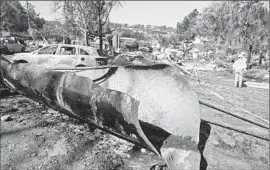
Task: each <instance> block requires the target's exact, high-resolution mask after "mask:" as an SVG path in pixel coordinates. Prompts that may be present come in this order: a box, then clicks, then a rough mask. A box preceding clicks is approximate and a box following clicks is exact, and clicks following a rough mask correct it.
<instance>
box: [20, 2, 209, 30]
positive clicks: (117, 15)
mask: <svg viewBox="0 0 270 170" xmlns="http://www.w3.org/2000/svg"><path fill="white" fill-rule="evenodd" d="M29 2H30V3H31V4H33V5H34V6H35V10H36V11H37V12H38V13H40V16H41V17H43V18H44V19H46V20H55V19H56V18H60V15H59V14H55V13H53V12H52V8H53V3H52V2H51V1H29ZM212 2H213V1H125V2H124V1H122V2H121V3H122V6H119V7H117V8H115V9H113V11H112V12H111V15H110V21H111V22H117V23H127V24H144V25H148V24H149V25H166V26H171V27H176V23H177V22H178V21H181V20H182V19H183V18H184V16H186V15H187V14H189V13H190V12H191V11H192V10H193V9H197V10H199V11H201V10H202V9H203V8H204V7H206V6H209V5H210V4H211V3H212ZM21 3H22V4H23V5H24V4H25V1H24V2H21Z"/></svg>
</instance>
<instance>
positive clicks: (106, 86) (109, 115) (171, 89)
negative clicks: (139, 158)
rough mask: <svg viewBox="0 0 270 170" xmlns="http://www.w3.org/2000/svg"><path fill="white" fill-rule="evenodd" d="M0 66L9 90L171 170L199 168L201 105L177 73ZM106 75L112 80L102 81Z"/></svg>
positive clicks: (169, 70)
mask: <svg viewBox="0 0 270 170" xmlns="http://www.w3.org/2000/svg"><path fill="white" fill-rule="evenodd" d="M0 65H1V75H2V79H3V81H4V83H5V84H6V85H7V86H8V87H9V88H11V89H14V90H16V91H18V92H20V93H22V94H23V95H25V96H27V97H29V98H31V99H34V100H36V101H39V102H41V103H43V104H45V105H47V106H49V107H51V108H53V109H55V110H59V111H60V112H62V113H65V114H67V115H69V116H72V117H75V118H77V119H80V120H83V121H85V122H87V123H91V124H93V125H95V126H96V127H98V128H100V129H101V130H104V131H106V132H108V133H111V134H113V135H115V136H117V137H119V138H122V139H125V140H127V141H129V142H132V143H134V144H137V145H139V146H141V147H144V148H146V149H148V150H150V151H153V152H155V153H156V154H158V155H160V156H161V157H162V158H163V159H164V160H166V162H167V164H168V167H169V168H170V169H172V170H176V169H192V170H193V169H194V170H195V169H199V164H200V153H199V152H198V149H197V145H198V141H199V126H200V115H199V107H198V106H199V103H198V100H197V96H196V94H195V92H194V91H193V90H192V89H191V88H190V87H189V85H188V84H187V82H185V81H184V80H183V77H181V75H179V73H178V70H177V69H175V68H173V67H170V66H167V65H154V66H126V67H119V68H109V69H99V70H94V71H93V70H86V71H82V72H79V73H77V72H66V71H64V72H63V71H52V70H51V69H48V68H42V67H40V66H35V65H29V64H11V63H8V62H7V61H4V60H1V64H0ZM102 75H108V77H107V76H106V77H105V80H104V81H102V80H101V78H100V77H104V76H102ZM93 80H98V81H96V82H94V81H93Z"/></svg>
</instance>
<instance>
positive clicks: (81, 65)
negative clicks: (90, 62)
mask: <svg viewBox="0 0 270 170" xmlns="http://www.w3.org/2000/svg"><path fill="white" fill-rule="evenodd" d="M75 67H86V65H84V64H78V65H76V66H75Z"/></svg>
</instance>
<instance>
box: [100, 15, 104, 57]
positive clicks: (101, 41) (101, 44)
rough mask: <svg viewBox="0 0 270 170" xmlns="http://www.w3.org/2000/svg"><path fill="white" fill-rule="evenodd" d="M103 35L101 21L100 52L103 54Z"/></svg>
mask: <svg viewBox="0 0 270 170" xmlns="http://www.w3.org/2000/svg"><path fill="white" fill-rule="evenodd" d="M102 35H103V33H102V21H101V19H99V50H100V51H101V52H102V53H103V48H102V46H103V36H102Z"/></svg>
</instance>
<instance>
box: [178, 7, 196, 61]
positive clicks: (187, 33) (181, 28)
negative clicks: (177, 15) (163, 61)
mask: <svg viewBox="0 0 270 170" xmlns="http://www.w3.org/2000/svg"><path fill="white" fill-rule="evenodd" d="M198 15H199V12H198V11H197V9H194V10H193V11H192V12H191V13H189V14H188V15H187V16H185V17H184V19H183V21H182V22H178V23H177V27H176V33H177V37H178V39H179V41H181V44H182V49H183V50H184V57H186V56H187V54H188V52H189V50H190V49H191V47H192V41H193V40H194V39H195V37H196V35H197V32H196V23H197V17H198Z"/></svg>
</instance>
